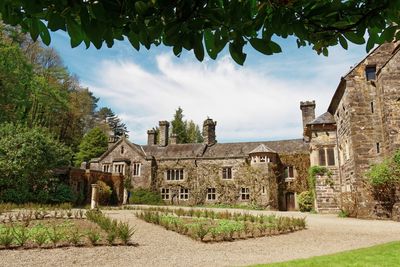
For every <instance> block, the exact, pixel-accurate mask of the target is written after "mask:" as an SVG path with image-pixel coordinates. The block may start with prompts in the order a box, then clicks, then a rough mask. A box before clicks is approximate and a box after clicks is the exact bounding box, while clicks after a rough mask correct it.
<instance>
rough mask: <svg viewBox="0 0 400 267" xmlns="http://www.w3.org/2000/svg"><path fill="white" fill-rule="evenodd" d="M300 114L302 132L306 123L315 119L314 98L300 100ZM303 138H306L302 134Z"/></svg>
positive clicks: (306, 138)
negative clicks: (301, 117) (311, 99)
mask: <svg viewBox="0 0 400 267" xmlns="http://www.w3.org/2000/svg"><path fill="white" fill-rule="evenodd" d="M300 109H301V114H302V116H303V134H304V129H305V128H306V125H307V123H310V122H311V121H312V120H314V119H315V100H313V101H301V102H300ZM303 137H304V140H306V141H307V140H308V137H307V136H303Z"/></svg>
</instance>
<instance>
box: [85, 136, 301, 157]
mask: <svg viewBox="0 0 400 267" xmlns="http://www.w3.org/2000/svg"><path fill="white" fill-rule="evenodd" d="M121 140H122V139H121ZM121 140H119V141H118V142H117V143H116V144H114V145H113V146H112V147H110V148H109V149H108V150H107V151H106V152H105V153H104V154H103V155H102V156H101V157H100V158H98V159H92V161H99V160H101V159H103V158H104V157H105V156H106V155H107V154H108V153H110V152H111V151H112V150H113V149H115V147H116V146H117V145H118V144H119V143H121V142H122V141H121ZM125 140H126V142H127V143H128V144H129V146H130V147H132V148H134V149H135V150H136V151H137V152H139V153H140V154H141V155H143V156H144V157H154V158H155V159H156V160H162V159H185V158H186V159H187V158H207V159H210V158H244V157H248V156H249V154H250V153H255V152H270V153H279V154H293V153H308V145H307V144H305V143H304V142H303V139H292V140H281V141H262V142H241V143H216V144H214V145H212V146H207V145H206V144H203V143H199V144H174V145H172V144H169V145H167V146H165V147H162V146H158V145H152V146H148V145H144V146H141V145H138V144H134V143H131V142H130V141H129V140H128V139H125ZM119 160H121V159H119ZM124 160H125V159H124Z"/></svg>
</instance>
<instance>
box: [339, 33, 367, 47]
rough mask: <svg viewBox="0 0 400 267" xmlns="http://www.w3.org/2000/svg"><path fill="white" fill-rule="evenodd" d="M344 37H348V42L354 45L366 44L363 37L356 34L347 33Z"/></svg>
mask: <svg viewBox="0 0 400 267" xmlns="http://www.w3.org/2000/svg"><path fill="white" fill-rule="evenodd" d="M344 36H345V37H346V39H347V40H349V41H350V42H352V43H354V44H364V43H365V40H364V37H363V36H360V35H358V34H356V33H354V32H345V33H344Z"/></svg>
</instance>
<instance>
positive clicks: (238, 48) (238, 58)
mask: <svg viewBox="0 0 400 267" xmlns="http://www.w3.org/2000/svg"><path fill="white" fill-rule="evenodd" d="M229 53H230V54H231V56H232V58H233V60H234V61H235V62H236V63H237V64H239V65H243V63H244V61H245V60H246V56H247V55H246V54H245V53H243V45H238V44H237V43H229Z"/></svg>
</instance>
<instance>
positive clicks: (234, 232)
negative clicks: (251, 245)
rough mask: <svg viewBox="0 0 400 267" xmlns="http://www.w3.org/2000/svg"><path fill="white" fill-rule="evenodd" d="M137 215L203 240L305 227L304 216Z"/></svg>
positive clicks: (150, 212)
mask: <svg viewBox="0 0 400 267" xmlns="http://www.w3.org/2000/svg"><path fill="white" fill-rule="evenodd" d="M136 216H137V217H138V218H139V219H142V220H144V221H146V222H149V223H153V224H156V225H160V226H162V227H164V228H165V229H167V230H172V231H175V232H178V233H180V234H183V235H187V236H189V237H191V238H193V239H196V240H199V241H202V242H221V241H234V240H239V239H247V238H256V237H263V236H272V235H280V234H286V233H291V232H295V231H299V230H303V229H305V228H306V221H305V218H293V217H279V216H275V215H268V216H265V215H262V216H254V215H250V214H247V213H245V214H241V213H230V212H228V211H225V212H214V211H209V210H198V209H196V210H194V209H190V210H184V209H167V208H149V209H146V210H143V211H141V212H137V213H136Z"/></svg>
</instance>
